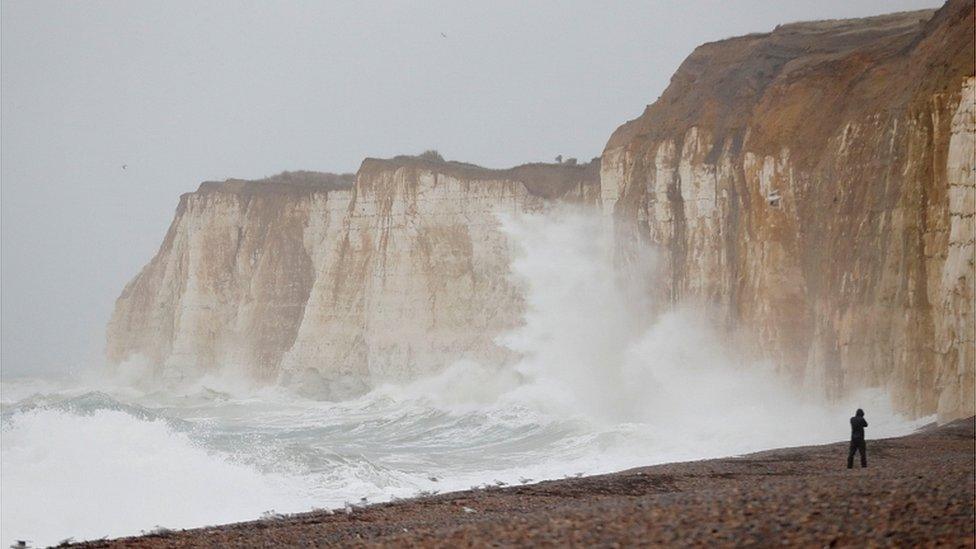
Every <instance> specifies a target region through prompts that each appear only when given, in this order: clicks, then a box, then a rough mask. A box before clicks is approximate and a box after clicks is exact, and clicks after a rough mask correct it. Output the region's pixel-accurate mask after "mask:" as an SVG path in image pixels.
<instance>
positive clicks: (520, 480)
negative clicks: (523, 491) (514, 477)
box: [519, 477, 532, 484]
mask: <svg viewBox="0 0 976 549" xmlns="http://www.w3.org/2000/svg"><path fill="white" fill-rule="evenodd" d="M519 482H521V483H522V484H528V483H530V482H532V479H530V478H525V477H519Z"/></svg>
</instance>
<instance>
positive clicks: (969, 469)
mask: <svg viewBox="0 0 976 549" xmlns="http://www.w3.org/2000/svg"><path fill="white" fill-rule="evenodd" d="M974 429H976V418H970V419H964V420H957V421H955V422H953V423H950V424H948V425H943V426H941V427H938V428H929V429H927V430H926V429H923V430H921V431H920V432H917V433H915V434H912V435H909V436H905V437H900V438H892V439H885V440H869V441H868V459H869V464H868V465H869V467H868V468H867V469H860V468H857V467H855V468H854V469H851V470H848V469H846V464H845V459H846V452H847V444H846V443H836V444H828V445H824V446H810V447H805V448H790V449H782V450H772V451H767V452H760V453H757V454H751V455H747V456H743V457H737V458H726V459H715V460H707V461H697V462H688V463H674V464H667V465H658V466H654V467H646V468H640V469H632V470H629V471H623V472H620V473H615V474H610V475H601V476H594V477H583V478H578V479H566V480H556V481H549V482H542V483H539V484H533V485H526V486H519V487H511V488H494V489H488V490H476V491H467V492H457V493H452V494H445V495H442V496H434V497H429V498H424V499H414V500H407V501H403V502H398V503H384V504H377V505H371V506H368V507H364V508H355V509H353V511H352V513H351V514H346V513H345V512H343V510H342V509H339V510H337V511H336V512H331V513H330V512H325V511H318V512H312V513H305V514H300V515H292V516H282V517H279V518H275V519H270V520H260V521H254V522H245V523H240V524H231V525H227V526H218V527H212V528H202V529H196V530H186V531H180V532H169V533H165V534H160V535H150V536H144V537H138V538H123V539H118V540H112V541H96V542H89V543H85V544H80V545H79V547H88V548H92V549H93V548H96V547H97V548H108V547H117V548H121V547H131V548H162V547H173V548H177V547H179V548H185V547H216V546H222V547H379V546H390V547H484V546H540V545H541V546H549V547H554V546H558V547H565V546H586V547H589V546H599V547H619V546H635V545H669V546H674V545H694V546H748V545H758V546H771V545H781V544H788V545H794V546H796V545H799V546H807V547H844V546H864V545H869V546H870V545H873V546H887V547H909V546H935V545H940V546H950V547H972V546H973V544H974V542H976V538H974V536H976V514H974V509H976V474H974V469H976V453H974V443H976V436H974V435H976V432H974Z"/></svg>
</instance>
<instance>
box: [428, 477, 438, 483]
mask: <svg viewBox="0 0 976 549" xmlns="http://www.w3.org/2000/svg"><path fill="white" fill-rule="evenodd" d="M427 480H429V481H431V482H437V477H427Z"/></svg>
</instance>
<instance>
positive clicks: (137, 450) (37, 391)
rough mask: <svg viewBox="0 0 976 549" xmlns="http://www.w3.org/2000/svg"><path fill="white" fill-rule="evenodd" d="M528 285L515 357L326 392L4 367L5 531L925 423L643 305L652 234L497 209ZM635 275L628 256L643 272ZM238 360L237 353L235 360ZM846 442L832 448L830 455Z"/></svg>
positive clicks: (412, 487)
mask: <svg viewBox="0 0 976 549" xmlns="http://www.w3.org/2000/svg"><path fill="white" fill-rule="evenodd" d="M501 223H502V229H503V230H504V231H505V233H506V234H507V235H508V236H509V238H510V241H511V243H512V245H513V249H514V257H513V261H512V276H514V277H515V278H516V280H517V281H518V284H519V285H520V286H521V287H522V288H523V290H524V297H525V305H526V311H525V317H524V323H523V325H522V326H520V327H519V328H518V329H516V330H514V331H513V332H512V333H509V334H506V335H505V336H504V337H503V339H502V341H503V343H504V344H505V345H506V346H508V347H510V348H511V349H513V350H515V351H518V352H519V353H521V355H522V359H521V360H519V361H518V362H517V363H516V364H513V365H506V366H501V365H493V364H477V363H472V362H466V361H461V362H458V363H456V364H454V365H452V366H451V367H449V368H447V369H445V370H444V371H442V372H440V373H438V374H436V375H433V376H430V377H425V378H421V379H416V380H412V381H410V382H409V383H406V384H399V385H397V384H385V385H381V386H378V387H376V388H375V389H374V390H372V391H371V392H369V393H368V394H365V395H363V396H360V397H358V398H354V399H350V400H346V401H341V402H323V401H316V400H310V399H306V398H302V397H300V396H297V395H295V394H293V393H291V392H289V391H287V390H286V389H283V388H280V387H253V386H250V385H249V383H248V382H247V381H246V380H242V379H240V378H238V377H236V376H234V375H233V374H228V373H225V374H224V375H221V376H217V377H206V378H202V379H198V380H195V381H194V382H192V383H189V384H186V385H183V386H179V387H166V388H159V387H148V388H147V387H139V388H136V387H133V386H132V384H130V383H129V382H119V380H117V379H116V380H106V379H103V378H86V379H83V380H79V379H73V380H71V381H63V380H62V381H60V382H57V383H55V382H41V381H38V380H23V379H21V380H4V381H3V382H2V385H0V387H2V392H3V394H2V442H3V444H2V450H0V460H2V467H0V469H2V482H3V485H4V498H3V501H2V510H0V520H2V534H0V536H2V539H0V541H2V542H3V543H9V542H11V541H13V540H14V539H30V540H32V541H34V542H35V543H56V542H58V541H60V540H62V539H64V538H68V537H74V538H75V539H91V538H99V537H103V536H119V535H125V534H137V533H139V532H140V531H150V530H152V529H154V528H157V527H167V528H186V527H193V526H202V525H207V524H216V523H222V522H228V521H236V520H246V519H253V518H257V517H259V516H261V515H262V514H267V513H271V514H273V513H290V512H298V511H305V510H309V509H312V508H335V507H341V506H343V505H344V504H345V503H346V502H349V503H351V504H360V503H361V502H362V501H363V498H365V501H366V502H375V501H380V500H387V499H390V498H393V497H411V496H416V495H422V494H425V493H430V492H433V491H442V492H443V491H450V490H459V489H468V488H470V487H472V486H479V485H484V484H486V483H487V484H492V485H493V484H496V483H507V484H517V483H519V482H527V481H528V480H529V479H532V480H542V479H549V478H560V477H562V476H565V475H574V474H578V473H585V474H593V473H601V472H609V471H614V470H620V469H624V468H628V467H633V466H638V465H648V464H653V463H660V462H667V461H675V460H685V459H700V458H706V457H718V456H727V455H734V454H739V453H744V452H747V451H753V450H760V449H765V448H772V447H782V446H790V445H799V444H812V443H820V442H827V441H834V440H840V439H843V438H844V437H846V436H847V417H848V416H849V415H850V412H851V410H853V408H854V407H856V406H861V407H864V408H865V409H867V410H868V413H869V415H870V416H871V418H872V420H873V421H872V423H871V435H872V436H873V437H879V436H885V435H895V434H902V433H905V432H908V431H910V430H911V429H913V428H914V427H916V426H918V425H920V424H922V423H924V422H926V421H927V420H925V419H923V420H916V421H907V420H905V419H903V418H900V417H898V416H897V415H895V414H894V413H893V412H892V411H891V409H890V406H889V405H888V403H887V398H886V396H885V395H884V394H882V393H881V392H873V393H868V394H863V395H859V396H858V397H857V398H856V399H850V400H849V401H845V402H835V403H829V404H828V403H824V402H821V401H819V400H818V399H813V398H810V397H809V396H806V395H804V394H802V393H800V392H799V391H797V390H796V389H795V388H794V387H793V386H792V385H791V384H789V383H787V382H786V381H785V380H783V379H781V378H780V377H779V376H777V375H776V374H775V373H774V372H773V370H772V369H771V368H770V367H769V366H768V365H765V364H762V363H752V362H749V361H746V360H743V359H742V358H740V357H738V355H736V353H734V352H733V350H732V349H731V348H730V346H729V345H728V343H727V341H726V338H724V337H723V336H722V335H721V333H720V332H719V331H718V330H716V329H714V328H713V327H712V325H711V323H710V321H709V318H708V315H707V310H705V309H703V308H701V307H686V308H678V309H676V310H672V311H671V312H668V313H665V314H663V315H661V316H659V317H657V318H654V319H647V318H642V317H641V311H644V310H646V309H647V304H646V303H644V302H643V301H642V300H643V299H645V298H644V296H646V295H648V294H649V293H651V292H648V291H647V290H648V288H639V287H635V282H634V281H650V282H651V283H652V282H653V278H652V277H650V276H646V275H647V273H651V272H653V271H654V268H655V265H656V263H655V258H654V254H653V253H652V252H651V251H647V253H646V254H645V255H643V256H642V257H638V258H631V260H630V261H631V264H630V267H631V268H630V271H629V272H630V273H631V275H630V276H627V277H625V276H623V275H621V273H619V272H617V271H616V270H615V269H614V268H613V267H612V265H613V264H614V262H613V261H612V257H611V253H612V247H611V246H610V241H609V237H610V235H609V234H608V228H607V227H606V225H605V224H604V223H605V221H604V220H602V219H599V218H597V217H595V216H591V215H586V214H583V213H580V212H577V211H573V210H564V211H556V212H551V213H549V214H546V215H541V214H540V215H523V216H518V217H506V218H503V219H502V220H501ZM634 273H637V274H636V276H635V275H634ZM229 371H232V370H229ZM842 461H843V456H838V464H840V463H841V462H842Z"/></svg>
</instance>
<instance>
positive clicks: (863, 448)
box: [858, 440, 868, 467]
mask: <svg viewBox="0 0 976 549" xmlns="http://www.w3.org/2000/svg"><path fill="white" fill-rule="evenodd" d="M858 446H859V448H858V450H859V451H860V452H861V467H867V466H868V443H867V442H865V441H863V440H862V441H861V442H860V444H859V445H858Z"/></svg>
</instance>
